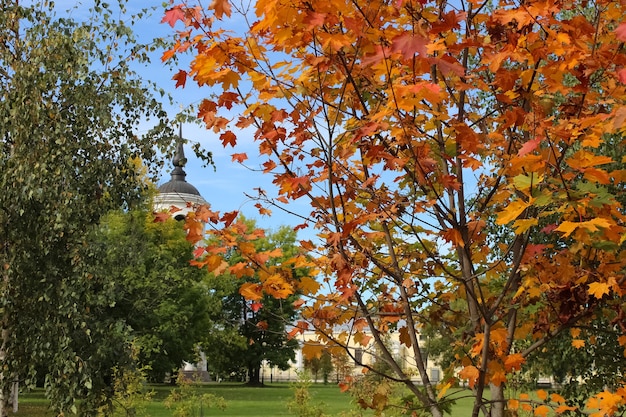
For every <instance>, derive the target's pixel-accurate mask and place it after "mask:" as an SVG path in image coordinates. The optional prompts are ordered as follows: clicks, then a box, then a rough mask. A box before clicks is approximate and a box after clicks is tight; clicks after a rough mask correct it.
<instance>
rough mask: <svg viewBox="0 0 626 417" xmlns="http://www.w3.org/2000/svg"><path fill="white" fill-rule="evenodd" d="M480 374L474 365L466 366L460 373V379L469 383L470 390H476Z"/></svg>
mask: <svg viewBox="0 0 626 417" xmlns="http://www.w3.org/2000/svg"><path fill="white" fill-rule="evenodd" d="M479 375H480V372H479V371H478V368H476V367H475V366H474V365H469V366H466V367H465V368H463V369H461V372H459V377H460V378H461V379H465V380H467V381H468V383H469V386H470V388H474V385H476V381H477V380H478V376H479Z"/></svg>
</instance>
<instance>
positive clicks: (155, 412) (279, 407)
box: [9, 383, 472, 417]
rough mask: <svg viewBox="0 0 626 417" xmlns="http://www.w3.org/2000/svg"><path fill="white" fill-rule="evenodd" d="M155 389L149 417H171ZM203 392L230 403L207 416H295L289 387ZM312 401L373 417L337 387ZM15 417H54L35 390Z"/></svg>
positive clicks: (205, 388) (468, 407)
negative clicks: (288, 404)
mask: <svg viewBox="0 0 626 417" xmlns="http://www.w3.org/2000/svg"><path fill="white" fill-rule="evenodd" d="M149 388H150V389H152V390H154V394H155V395H154V397H153V401H152V402H151V403H150V404H148V406H147V413H148V415H149V416H150V417H172V411H171V410H168V409H166V408H165V406H164V405H163V400H164V399H165V398H166V397H167V396H168V394H169V392H170V390H171V389H172V387H171V386H168V385H152V386H150V387H149ZM199 390H200V391H201V392H202V393H205V392H206V393H211V394H214V395H216V396H220V397H223V398H224V399H225V400H226V402H227V408H226V409H225V410H218V409H214V408H212V409H207V408H204V410H203V412H204V416H207V417H208V416H222V417H250V416H259V417H262V416H293V415H292V414H290V413H289V410H288V409H287V403H288V402H289V401H290V400H291V399H292V398H293V390H292V388H291V385H290V384H286V383H283V384H267V385H266V386H265V387H248V386H245V385H241V384H224V383H223V384H206V385H202V386H200V388H199ZM310 392H311V394H312V396H313V401H314V402H315V404H316V405H318V404H320V403H323V404H324V410H325V411H326V413H327V415H330V416H339V415H340V414H341V413H342V412H347V411H350V410H354V411H359V412H360V414H353V415H359V416H367V417H371V416H373V415H374V414H373V412H371V411H363V410H360V409H358V408H357V407H355V405H354V404H353V402H352V398H351V397H350V396H349V395H348V394H346V393H342V392H340V390H339V388H338V387H337V386H336V385H332V384H330V385H322V384H314V385H312V386H311V388H310ZM471 411H472V400H471V399H470V398H463V399H459V400H458V401H457V403H456V404H455V405H454V407H453V411H452V414H451V415H452V416H453V417H465V416H468V415H471ZM9 415H10V416H16V417H26V416H28V417H54V415H55V414H54V413H52V412H50V411H49V410H48V402H47V400H46V399H45V398H44V394H43V391H41V390H35V391H33V392H30V393H24V394H21V395H20V407H19V412H18V413H17V414H11V413H9Z"/></svg>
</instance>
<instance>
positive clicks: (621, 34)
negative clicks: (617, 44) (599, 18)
mask: <svg viewBox="0 0 626 417" xmlns="http://www.w3.org/2000/svg"><path fill="white" fill-rule="evenodd" d="M615 37H616V38H617V39H618V40H620V41H622V42H626V23H622V24H621V25H619V26H618V27H617V29H615Z"/></svg>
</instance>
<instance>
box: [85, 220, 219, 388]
mask: <svg viewBox="0 0 626 417" xmlns="http://www.w3.org/2000/svg"><path fill="white" fill-rule="evenodd" d="M93 246H94V248H93V250H94V251H99V252H98V253H99V254H100V255H99V258H100V259H101V261H102V262H101V267H100V268H101V270H100V274H101V275H102V276H103V277H104V279H105V280H106V287H107V289H108V291H110V292H111V297H112V300H113V301H112V303H111V306H110V308H108V309H106V310H105V311H103V312H102V313H103V314H104V315H106V316H108V317H111V318H113V319H115V320H118V321H120V322H124V323H125V324H126V325H127V326H128V327H129V331H130V333H131V336H132V337H133V339H134V340H135V344H136V346H137V348H138V349H139V354H138V359H139V363H140V364H141V365H142V366H145V367H148V369H149V371H148V376H149V379H150V380H151V381H153V382H162V381H163V379H164V377H165V374H166V373H172V372H176V370H177V369H178V368H179V367H180V365H181V364H182V362H183V361H184V360H186V361H193V360H194V359H196V355H197V346H198V345H199V344H200V343H201V342H202V341H203V340H204V339H205V337H206V334H207V328H208V327H209V325H210V324H211V316H216V315H217V312H218V311H219V310H218V306H217V305H216V304H217V303H218V302H219V300H218V299H215V297H213V296H212V295H211V294H210V293H209V291H208V289H207V282H206V279H207V273H206V271H203V270H200V269H198V268H196V267H194V266H192V265H190V263H189V262H190V261H191V259H192V256H193V254H192V252H193V246H192V245H191V244H190V243H189V242H187V240H186V239H185V231H184V230H183V228H182V225H181V224H180V223H179V222H176V221H175V220H173V219H170V220H168V221H166V222H154V221H153V219H152V216H151V215H150V214H149V213H148V212H146V211H142V210H135V211H130V212H115V213H111V214H109V215H108V216H107V217H106V218H105V220H104V222H103V225H102V227H101V228H100V230H99V231H98V233H97V234H96V235H95V236H94V245H93Z"/></svg>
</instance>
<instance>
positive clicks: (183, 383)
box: [164, 373, 226, 417]
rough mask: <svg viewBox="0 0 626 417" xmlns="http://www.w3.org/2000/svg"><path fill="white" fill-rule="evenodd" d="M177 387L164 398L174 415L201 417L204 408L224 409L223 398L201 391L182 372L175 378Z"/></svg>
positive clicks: (166, 405)
mask: <svg viewBox="0 0 626 417" xmlns="http://www.w3.org/2000/svg"><path fill="white" fill-rule="evenodd" d="M176 383H177V385H178V386H177V387H176V388H175V389H173V390H172V391H171V392H170V394H169V395H168V397H167V398H166V399H165V401H164V404H165V407H166V408H168V409H170V410H173V416H174V417H202V416H204V415H205V410H208V409H210V408H217V409H219V410H224V409H225V408H226V401H225V400H224V398H222V397H219V396H217V395H214V394H210V393H202V392H201V390H200V389H199V388H197V387H196V386H194V384H193V381H189V380H187V379H186V378H185V377H184V376H183V375H182V373H181V374H179V375H178V378H177V379H176Z"/></svg>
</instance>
